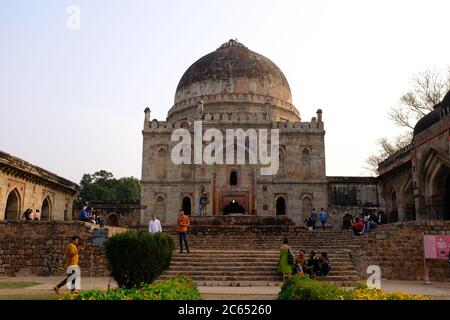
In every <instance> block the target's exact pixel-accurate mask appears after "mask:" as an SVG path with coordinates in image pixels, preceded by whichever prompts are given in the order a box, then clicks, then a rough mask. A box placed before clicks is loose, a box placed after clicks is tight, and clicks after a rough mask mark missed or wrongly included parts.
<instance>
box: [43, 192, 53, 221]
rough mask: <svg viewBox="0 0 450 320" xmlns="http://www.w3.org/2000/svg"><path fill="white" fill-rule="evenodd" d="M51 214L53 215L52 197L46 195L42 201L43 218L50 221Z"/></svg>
mask: <svg viewBox="0 0 450 320" xmlns="http://www.w3.org/2000/svg"><path fill="white" fill-rule="evenodd" d="M51 216H52V207H51V204H50V199H49V198H48V197H46V198H45V199H44V201H43V202H42V208H41V220H43V221H48V220H50V218H51Z"/></svg>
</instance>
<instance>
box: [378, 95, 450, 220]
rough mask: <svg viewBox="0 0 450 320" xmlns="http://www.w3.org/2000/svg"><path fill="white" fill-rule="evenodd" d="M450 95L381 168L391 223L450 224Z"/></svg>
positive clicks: (384, 199) (384, 198)
mask: <svg viewBox="0 0 450 320" xmlns="http://www.w3.org/2000/svg"><path fill="white" fill-rule="evenodd" d="M449 115H450V92H449V93H447V95H446V96H445V98H444V99H443V100H442V102H441V103H439V104H437V105H436V106H435V107H434V110H433V111H431V112H430V113H429V114H427V115H426V116H424V117H423V118H422V119H421V120H419V122H418V123H417V125H416V126H415V128H414V138H413V142H412V143H411V144H410V145H408V146H407V147H405V148H403V149H401V150H399V151H398V152H397V153H396V154H394V155H392V156H391V157H389V158H388V159H386V160H385V161H383V162H382V163H380V166H379V172H380V176H379V180H380V184H381V195H382V199H383V202H384V209H385V212H386V213H387V217H388V220H389V222H395V221H399V220H400V221H406V220H423V219H441V220H442V219H443V220H450V148H449V141H450V138H449V137H450V117H449Z"/></svg>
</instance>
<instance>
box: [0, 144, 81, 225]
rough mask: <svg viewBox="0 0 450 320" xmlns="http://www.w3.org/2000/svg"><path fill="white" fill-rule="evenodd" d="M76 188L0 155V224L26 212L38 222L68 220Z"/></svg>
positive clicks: (2, 153) (24, 163) (31, 166)
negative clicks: (37, 215) (34, 213)
mask: <svg viewBox="0 0 450 320" xmlns="http://www.w3.org/2000/svg"><path fill="white" fill-rule="evenodd" d="M77 192H78V185H77V184H75V183H73V182H71V181H69V180H66V179H64V178H61V177H59V176H57V175H56V174H54V173H51V172H49V171H47V170H44V169H42V168H39V167H37V166H34V165H32V164H30V163H28V162H26V161H24V160H21V159H19V158H16V157H13V156H12V155H10V154H7V153H5V152H2V151H0V220H18V219H22V215H23V213H24V211H25V210H26V209H28V208H30V209H32V210H33V211H35V210H39V211H40V213H41V220H71V219H72V206H73V201H74V199H75V196H76V194H77Z"/></svg>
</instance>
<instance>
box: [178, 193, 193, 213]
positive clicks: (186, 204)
mask: <svg viewBox="0 0 450 320" xmlns="http://www.w3.org/2000/svg"><path fill="white" fill-rule="evenodd" d="M181 208H182V209H183V211H184V214H186V215H188V216H190V215H191V213H192V211H191V210H192V206H191V198H189V197H184V198H183V201H182V203H181Z"/></svg>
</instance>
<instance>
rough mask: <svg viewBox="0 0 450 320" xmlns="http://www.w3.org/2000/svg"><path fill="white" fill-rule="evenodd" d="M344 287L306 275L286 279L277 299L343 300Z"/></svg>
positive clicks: (346, 293) (345, 293)
mask: <svg viewBox="0 0 450 320" xmlns="http://www.w3.org/2000/svg"><path fill="white" fill-rule="evenodd" d="M345 295H348V292H346V291H345V290H344V289H342V288H340V287H337V286H335V285H332V284H331V283H328V282H322V281H315V280H312V279H310V278H309V277H308V276H306V275H300V276H293V277H291V278H290V279H288V280H287V281H286V282H285V283H284V285H283V287H282V288H281V291H280V293H279V295H278V299H279V300H344V299H345V298H346V297H345Z"/></svg>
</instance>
